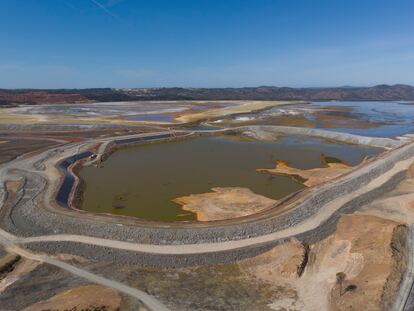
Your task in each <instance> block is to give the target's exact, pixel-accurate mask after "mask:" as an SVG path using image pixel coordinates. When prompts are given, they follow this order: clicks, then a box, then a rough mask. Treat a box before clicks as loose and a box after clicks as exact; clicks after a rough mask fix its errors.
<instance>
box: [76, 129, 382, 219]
mask: <svg viewBox="0 0 414 311" xmlns="http://www.w3.org/2000/svg"><path fill="white" fill-rule="evenodd" d="M381 151H382V150H381V149H377V148H369V147H361V146H355V145H346V144H334V143H328V142H324V141H321V140H318V139H312V138H301V137H291V136H286V137H281V138H280V139H279V140H277V141H275V142H262V141H245V140H242V139H240V138H239V137H236V136H215V137H195V138H190V139H187V140H182V141H177V142H163V143H156V144H147V145H138V146H134V147H128V148H124V149H120V150H118V151H116V152H115V153H114V154H112V155H111V156H110V157H109V159H107V160H106V161H105V162H104V163H103V167H101V168H96V167H85V168H83V169H82V170H81V171H80V173H79V174H80V177H81V178H82V179H83V180H84V181H85V184H86V188H85V191H84V193H83V201H82V208H83V209H84V210H87V211H90V212H97V213H112V214H121V215H129V216H135V217H139V218H143V219H147V220H157V221H183V220H195V219H196V215H195V214H193V213H191V212H188V211H185V210H182V209H181V206H180V205H178V204H176V203H174V202H172V201H171V200H172V199H174V198H177V197H181V196H185V195H189V194H200V193H206V192H210V191H211V188H213V187H246V188H249V189H251V190H252V191H253V192H255V193H257V194H260V195H264V196H266V197H269V198H272V199H281V198H283V197H285V196H286V195H288V194H290V193H293V192H295V191H297V190H300V189H302V188H303V187H304V186H303V185H302V184H300V183H298V182H296V181H294V180H292V179H291V178H289V177H286V176H275V175H270V174H265V173H258V172H256V169H257V168H273V167H274V166H275V160H284V161H287V162H288V163H289V165H291V166H293V167H297V168H301V169H310V168H315V167H324V166H325V164H324V163H322V162H321V158H320V156H321V154H322V153H323V154H324V155H326V156H331V157H337V158H340V159H341V160H343V161H345V162H346V163H348V164H351V165H356V164H358V163H360V162H361V161H362V160H363V158H364V157H365V156H372V155H375V154H378V153H379V152H381Z"/></svg>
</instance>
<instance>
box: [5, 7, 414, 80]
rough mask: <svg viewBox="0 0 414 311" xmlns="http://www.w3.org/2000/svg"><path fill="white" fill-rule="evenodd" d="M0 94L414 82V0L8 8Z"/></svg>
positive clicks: (6, 8)
mask: <svg viewBox="0 0 414 311" xmlns="http://www.w3.org/2000/svg"><path fill="white" fill-rule="evenodd" d="M0 40H1V41H0V88H27V87H32V88H72V87H77V88H83V87H160V86H185V87H240V86H259V85H276V86H293V87H302V86H303V87H318V86H341V85H357V86H359V85H374V84H380V83H388V84H394V83H404V84H411V85H414V1H413V0H401V1H399V0H395V1H391V0H346V1H345V0H300V1H299V0H143V1H141V0H1V1H0Z"/></svg>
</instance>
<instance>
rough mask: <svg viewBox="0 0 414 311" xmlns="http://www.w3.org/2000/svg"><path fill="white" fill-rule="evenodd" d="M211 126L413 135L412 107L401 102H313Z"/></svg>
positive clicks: (413, 115)
mask: <svg viewBox="0 0 414 311" xmlns="http://www.w3.org/2000/svg"><path fill="white" fill-rule="evenodd" d="M211 124H212V125H219V126H240V125H256V124H267V125H284V126H300V127H313V128H323V129H329V130H333V131H339V132H346V133H351V134H358V135H365V136H375V137H396V136H400V135H404V134H407V133H414V105H412V104H410V103H404V102H378V101H371V102H361V101H356V102H332V101H329V102H313V103H311V104H306V105H286V106H277V107H274V108H272V109H269V110H265V111H261V112H257V113H247V114H242V115H237V116H232V117H229V118H227V119H223V120H215V121H213V122H212V123H211Z"/></svg>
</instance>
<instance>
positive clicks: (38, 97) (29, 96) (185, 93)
mask: <svg viewBox="0 0 414 311" xmlns="http://www.w3.org/2000/svg"><path fill="white" fill-rule="evenodd" d="M133 100H314V101H326V100H341V101H358V100H361V101H362V100H366V101H370V100H410V101H411V100H414V87H413V86H409V85H402V84H396V85H385V84H384V85H376V86H373V87H349V86H345V87H336V88H291V87H275V86H260V87H243V88H178V87H173V88H128V89H112V88H94V89H60V90H58V89H53V90H47V89H44V90H39V89H16V90H9V89H0V105H12V104H23V103H25V104H46V103H49V104H51V103H54V104H61V103H88V102H110V101H133Z"/></svg>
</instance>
